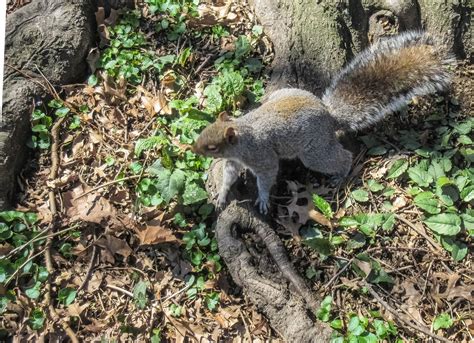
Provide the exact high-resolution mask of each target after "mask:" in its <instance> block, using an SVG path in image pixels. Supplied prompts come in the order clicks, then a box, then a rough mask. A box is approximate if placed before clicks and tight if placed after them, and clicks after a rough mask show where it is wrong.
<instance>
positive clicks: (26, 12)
mask: <svg viewBox="0 0 474 343" xmlns="http://www.w3.org/2000/svg"><path fill="white" fill-rule="evenodd" d="M94 12H95V6H94V1H93V0H84V1H83V0H74V1H61V0H41V1H32V2H31V3H30V4H27V5H25V6H24V7H22V8H20V9H18V10H16V11H15V12H13V13H12V14H10V15H9V16H8V17H7V24H6V37H5V70H4V78H3V104H2V116H1V118H0V185H1V187H0V211H1V210H4V209H6V208H7V207H8V206H9V202H10V201H11V200H12V198H13V193H14V190H15V185H16V182H15V180H16V175H17V174H18V172H19V171H20V170H21V168H22V167H23V164H24V162H25V159H26V156H27V146H26V141H27V139H28V137H29V136H30V120H29V119H30V116H31V113H32V111H33V109H34V105H35V102H37V101H39V100H40V99H42V98H44V97H45V96H47V95H48V92H49V91H48V86H47V81H46V80H45V79H47V80H48V81H49V82H50V83H51V84H53V85H61V84H66V83H71V82H76V81H79V80H81V79H83V78H84V76H85V73H86V71H87V63H86V56H87V54H88V52H89V50H90V48H91V47H92V46H93V45H94V43H95V32H96V29H95V25H96V24H95V15H94ZM41 73H42V74H43V75H44V77H43V76H41Z"/></svg>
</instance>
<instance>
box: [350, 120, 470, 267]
mask: <svg viewBox="0 0 474 343" xmlns="http://www.w3.org/2000/svg"><path fill="white" fill-rule="evenodd" d="M473 125H474V119H473V118H472V117H469V118H460V117H458V115H457V114H452V115H451V116H450V117H447V118H445V117H440V116H432V117H430V118H428V119H427V120H426V122H425V123H424V126H425V127H424V130H425V131H424V133H425V135H424V137H430V139H425V140H424V141H422V140H421V135H420V133H419V132H417V131H415V130H413V129H410V130H400V131H398V133H397V135H396V136H395V137H396V138H398V142H397V145H401V146H402V147H403V148H404V149H406V150H408V151H412V152H414V154H410V155H408V154H407V155H403V154H401V155H400V156H398V158H397V159H395V160H394V161H393V162H392V163H391V164H390V165H389V167H388V170H387V172H386V174H385V176H386V178H387V179H389V180H395V181H396V182H397V183H398V184H399V185H400V186H402V187H403V188H404V189H405V191H406V193H407V194H408V195H409V196H410V197H412V202H413V204H414V205H415V206H416V207H418V208H419V209H420V211H421V212H422V213H423V214H424V215H423V218H422V220H423V222H424V224H425V225H426V226H427V227H428V228H429V229H430V230H431V232H432V234H433V235H434V236H435V237H436V239H437V240H438V241H439V242H440V243H441V244H442V246H443V247H444V248H445V249H446V250H447V251H449V252H450V253H451V256H452V258H453V259H454V260H455V261H460V260H462V259H463V258H465V256H466V255H467V252H468V247H467V246H468V244H467V241H468V240H469V239H472V237H473V232H474V228H473V222H474V220H473V216H472V215H473V210H472V204H473V200H474V169H473V168H472V167H471V165H472V162H473V160H474V150H473V149H472V128H473ZM427 133H429V135H427ZM361 140H362V141H363V142H364V144H365V145H366V146H367V148H368V149H369V150H368V151H369V152H372V153H369V154H372V155H379V154H385V153H386V152H387V151H388V150H387V144H385V143H383V142H382V141H384V142H385V141H386V140H385V139H378V138H377V137H376V136H373V135H371V136H362V137H361ZM367 188H368V190H370V192H372V193H376V196H382V197H385V198H389V197H391V196H392V195H393V194H394V192H395V190H394V189H393V188H391V187H386V186H384V185H383V184H381V183H379V182H377V181H375V180H369V181H368V182H367ZM369 195H370V193H369V192H368V191H367V190H366V189H364V188H359V189H356V190H353V191H352V192H351V194H350V198H349V199H348V200H347V202H346V206H350V205H352V204H353V203H354V202H358V203H365V202H368V201H369V199H370V198H369ZM384 208H385V210H388V211H391V210H392V206H391V203H390V202H388V201H385V202H384ZM383 216H386V214H375V215H374V214H370V215H368V214H360V215H355V216H351V217H347V218H343V219H342V220H341V225H343V226H346V227H357V228H358V229H359V230H360V231H361V232H362V233H363V234H364V235H365V236H369V237H372V238H373V237H374V233H375V231H376V228H377V227H381V226H383V225H385V227H384V228H386V229H389V228H391V227H392V226H393V217H388V218H387V219H388V220H389V222H387V223H386V224H384V223H383V221H384V219H383V218H382V217H383ZM470 237H471V238H470ZM357 239H358V241H357V242H353V243H354V245H355V246H359V245H360V244H359V243H360V242H359V240H360V236H359V237H357Z"/></svg>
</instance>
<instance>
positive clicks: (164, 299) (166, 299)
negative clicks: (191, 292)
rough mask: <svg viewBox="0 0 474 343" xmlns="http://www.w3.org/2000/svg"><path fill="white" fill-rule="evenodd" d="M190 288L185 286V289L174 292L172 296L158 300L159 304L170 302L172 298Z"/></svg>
mask: <svg viewBox="0 0 474 343" xmlns="http://www.w3.org/2000/svg"><path fill="white" fill-rule="evenodd" d="M190 287H191V285H187V286H186V287H184V288H181V289H180V290H178V291H176V292H175V293H173V294H171V295H167V296H166V297H164V298H162V299H160V302H161V303H164V302H165V301H168V300H170V299H171V298H174V297H175V296H177V295H178V294H180V293H182V292H184V291H186V290H187V289H188V288H190Z"/></svg>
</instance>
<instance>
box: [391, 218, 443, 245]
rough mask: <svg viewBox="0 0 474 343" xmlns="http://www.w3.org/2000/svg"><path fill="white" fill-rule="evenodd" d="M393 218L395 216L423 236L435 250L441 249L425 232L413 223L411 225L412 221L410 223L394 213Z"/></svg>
mask: <svg viewBox="0 0 474 343" xmlns="http://www.w3.org/2000/svg"><path fill="white" fill-rule="evenodd" d="M395 218H397V219H398V220H400V221H401V222H403V223H405V224H406V225H408V226H409V227H410V228H411V229H413V230H414V231H415V232H416V233H418V234H419V235H421V236H423V238H425V239H426V240H427V241H428V242H429V243H430V244H431V245H432V246H433V247H434V248H435V249H436V250H438V251H442V250H443V249H441V247H440V246H439V245H438V244H437V243H436V242H435V241H433V239H432V238H431V237H430V236H428V235H427V234H426V233H425V232H423V231H421V230H420V229H418V228H417V227H416V226H415V225H413V223H411V222H410V221H409V220H408V219H406V218H405V217H403V216H401V215H399V214H396V215H395Z"/></svg>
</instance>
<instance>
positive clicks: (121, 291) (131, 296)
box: [105, 285, 133, 298]
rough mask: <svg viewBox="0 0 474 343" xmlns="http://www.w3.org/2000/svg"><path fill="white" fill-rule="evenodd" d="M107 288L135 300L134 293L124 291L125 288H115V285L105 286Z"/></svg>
mask: <svg viewBox="0 0 474 343" xmlns="http://www.w3.org/2000/svg"><path fill="white" fill-rule="evenodd" d="M105 287H107V288H110V289H113V290H114V291H117V292H120V293H123V294H125V295H128V296H129V297H130V298H133V293H132V292H130V291H127V290H126V289H123V288H120V287H117V286H114V285H105Z"/></svg>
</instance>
